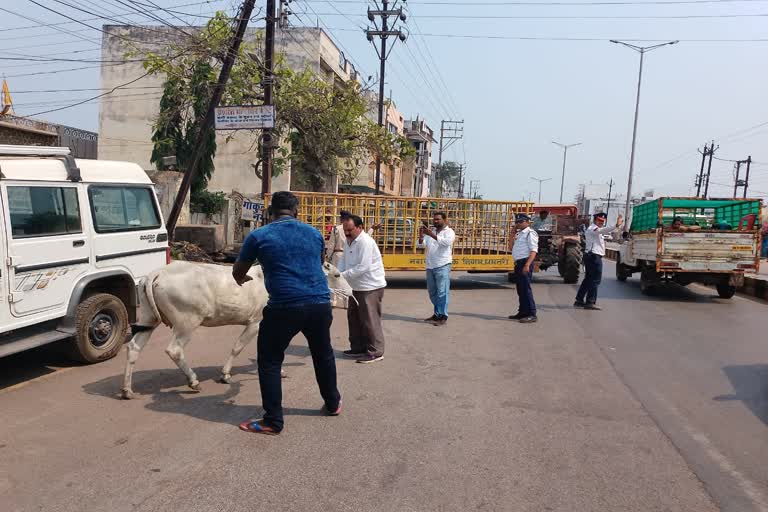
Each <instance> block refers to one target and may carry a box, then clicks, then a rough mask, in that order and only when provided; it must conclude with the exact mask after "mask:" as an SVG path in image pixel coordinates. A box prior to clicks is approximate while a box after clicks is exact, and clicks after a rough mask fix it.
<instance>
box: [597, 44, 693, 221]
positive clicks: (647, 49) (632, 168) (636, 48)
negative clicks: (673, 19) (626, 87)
mask: <svg viewBox="0 0 768 512" xmlns="http://www.w3.org/2000/svg"><path fill="white" fill-rule="evenodd" d="M611 42H612V43H615V44H621V45H624V46H626V47H627V48H630V49H632V50H634V51H636V52H638V53H639V54H640V70H639V71H638V73H637V99H636V100H635V122H634V127H633V128H632V150H631V152H630V155H629V177H628V178H627V206H626V208H625V209H624V225H625V226H626V229H629V225H630V220H631V218H630V213H631V212H632V209H631V208H630V205H631V204H632V176H633V174H634V171H635V143H636V142H637V117H638V114H639V113H640V86H641V85H642V83H643V57H644V56H645V54H646V53H648V52H650V51H652V50H656V49H658V48H661V47H662V46H668V45H672V44H677V43H679V41H669V42H667V43H661V44H655V45H653V46H636V45H634V44H629V43H625V42H623V41H616V40H615V39H611Z"/></svg>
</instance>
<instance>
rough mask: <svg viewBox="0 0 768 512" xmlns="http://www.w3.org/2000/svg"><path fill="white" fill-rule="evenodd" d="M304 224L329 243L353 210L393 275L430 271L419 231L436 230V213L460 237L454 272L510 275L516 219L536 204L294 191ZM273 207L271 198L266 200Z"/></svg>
mask: <svg viewBox="0 0 768 512" xmlns="http://www.w3.org/2000/svg"><path fill="white" fill-rule="evenodd" d="M294 194H296V196H297V197H298V198H299V220H301V221H302V222H306V223H307V224H310V225H312V226H314V227H315V228H317V229H318V230H319V231H320V232H321V233H323V235H324V236H325V237H326V238H328V236H329V235H330V232H331V229H333V227H334V226H336V225H337V224H338V222H339V212H340V211H341V210H347V211H349V212H351V213H352V214H354V215H358V216H360V217H361V218H362V219H363V222H364V223H365V227H366V229H367V228H369V227H371V226H374V225H376V224H380V225H381V227H380V228H379V229H378V230H377V231H376V232H375V233H374V234H373V237H374V238H375V239H376V242H377V243H378V244H379V249H380V250H381V254H382V257H383V259H384V267H385V268H386V269H387V270H424V250H423V249H420V248H418V247H417V242H418V238H419V226H421V225H422V223H423V222H426V223H427V224H428V225H429V226H431V225H432V216H433V214H434V213H435V212H445V214H446V215H447V216H448V222H449V224H450V226H451V228H453V230H454V231H455V232H456V242H455V243H454V245H453V265H452V269H453V270H482V271H500V272H504V271H508V270H512V269H513V268H514V261H513V260H512V254H511V246H512V238H511V237H512V236H513V233H514V232H515V230H514V228H515V214H516V213H527V214H528V215H531V213H532V206H533V203H530V202H523V201H486V200H479V199H455V198H437V197H393V196H375V195H358V194H325V193H317V192H294ZM264 206H265V208H266V207H267V206H269V195H267V197H266V198H265V205H264Z"/></svg>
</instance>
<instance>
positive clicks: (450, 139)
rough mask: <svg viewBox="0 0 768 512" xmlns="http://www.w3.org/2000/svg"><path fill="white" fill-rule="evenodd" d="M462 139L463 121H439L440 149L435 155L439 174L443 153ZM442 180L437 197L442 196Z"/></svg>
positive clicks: (442, 180)
mask: <svg viewBox="0 0 768 512" xmlns="http://www.w3.org/2000/svg"><path fill="white" fill-rule="evenodd" d="M463 137H464V121H446V120H443V121H440V149H439V150H438V153H437V167H438V169H439V172H440V174H441V175H442V174H443V151H444V150H446V149H448V148H449V147H451V146H452V145H453V144H455V143H456V141H457V140H460V139H462V138H463ZM443 183H444V179H443V178H441V180H440V187H439V189H438V191H437V197H442V195H443Z"/></svg>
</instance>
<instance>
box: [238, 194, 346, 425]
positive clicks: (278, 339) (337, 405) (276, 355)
mask: <svg viewBox="0 0 768 512" xmlns="http://www.w3.org/2000/svg"><path fill="white" fill-rule="evenodd" d="M271 202H272V204H271V219H272V222H271V223H270V224H267V225H266V226H264V227H262V228H259V229H257V230H255V231H253V232H251V234H250V235H248V237H247V238H246V239H245V242H244V243H243V247H242V249H241V250H240V256H239V258H238V259H237V262H236V263H235V266H234V268H233V269H232V277H234V278H235V281H237V284H239V285H240V286H242V285H243V283H245V282H247V281H250V280H251V277H250V276H248V275H247V272H248V270H249V269H250V268H251V266H252V265H253V263H254V261H258V262H259V264H260V265H261V267H262V270H263V271H264V284H265V285H266V288H267V292H268V293H269V301H268V302H267V306H266V307H265V308H264V317H263V319H262V320H261V323H260V324H259V336H258V341H257V349H256V350H257V365H258V368H259V385H260V386H261V399H262V402H263V406H264V417H263V418H262V419H260V420H257V419H251V420H246V421H244V422H243V423H241V424H240V428H241V429H242V430H246V431H248V432H254V433H259V434H272V435H274V434H279V433H280V431H281V430H282V429H283V406H282V400H283V390H282V383H281V381H280V368H281V366H282V364H283V359H284V357H285V349H286V348H288V345H289V344H290V342H291V340H292V339H293V337H294V336H296V334H298V333H299V332H301V333H302V334H304V336H305V337H306V338H307V342H308V343H309V350H310V352H311V354H312V362H313V363H314V366H315V378H316V379H317V385H318V386H319V387H320V395H321V396H322V397H323V400H324V401H325V405H324V406H323V411H324V412H325V413H326V414H328V415H330V416H338V415H339V413H341V395H340V394H339V390H338V388H337V387H336V358H335V356H334V353H333V347H332V346H331V323H332V322H333V313H332V310H331V302H330V301H331V297H330V291H329V290H328V281H327V280H326V277H325V273H324V272H323V260H324V252H325V240H324V239H323V236H322V235H321V234H320V232H319V231H318V230H316V229H315V228H313V227H312V226H309V225H307V224H304V223H303V222H299V221H298V220H296V215H297V213H298V205H299V200H298V199H297V198H296V196H295V195H293V194H291V193H290V192H276V193H275V194H274V195H273V196H272V201H271Z"/></svg>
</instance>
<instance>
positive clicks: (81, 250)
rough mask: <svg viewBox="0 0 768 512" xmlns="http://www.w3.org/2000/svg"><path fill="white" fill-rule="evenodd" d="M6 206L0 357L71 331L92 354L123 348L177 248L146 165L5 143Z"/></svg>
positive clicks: (0, 194)
mask: <svg viewBox="0 0 768 512" xmlns="http://www.w3.org/2000/svg"><path fill="white" fill-rule="evenodd" d="M0 214H1V215H0V357H3V356H6V355H9V354H13V353H15V352H20V351H22V350H26V349H28V348H32V347H36V346H39V345H43V344H46V343H51V342H54V341H58V340H63V339H66V338H73V339H72V349H73V354H74V355H75V356H76V357H77V358H78V359H80V360H82V361H85V362H89V363H93V362H96V361H102V360H104V359H109V358H111V357H113V356H114V355H115V354H117V352H118V351H119V350H120V347H121V346H122V344H123V343H124V342H125V341H126V339H127V337H128V335H129V334H130V331H131V323H132V322H134V321H135V319H136V310H137V308H138V300H137V297H138V296H137V293H136V285H137V284H138V282H139V281H140V279H141V278H142V277H144V276H146V275H147V274H149V273H150V272H151V271H153V270H155V269H157V268H158V267H160V266H162V265H164V264H166V263H167V262H168V258H169V256H170V252H169V249H168V233H167V232H166V230H165V226H164V223H163V218H162V215H161V214H160V208H159V206H158V202H157V197H156V195H155V191H154V187H153V185H152V181H150V179H149V177H147V174H146V173H145V172H144V170H143V169H142V168H141V167H139V166H138V165H136V164H132V163H125V162H107V161H100V160H75V159H74V158H72V156H71V155H70V153H69V149H67V148H53V147H34V146H2V145H0Z"/></svg>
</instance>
